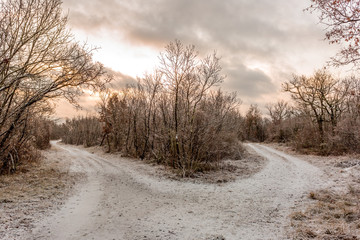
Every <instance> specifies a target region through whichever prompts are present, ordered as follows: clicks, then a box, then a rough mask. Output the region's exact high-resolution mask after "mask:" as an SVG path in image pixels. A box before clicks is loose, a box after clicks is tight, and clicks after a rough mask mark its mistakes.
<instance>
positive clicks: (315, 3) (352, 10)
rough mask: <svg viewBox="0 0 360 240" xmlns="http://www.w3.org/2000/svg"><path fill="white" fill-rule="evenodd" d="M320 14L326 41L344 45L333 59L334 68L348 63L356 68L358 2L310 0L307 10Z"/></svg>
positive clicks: (359, 43)
mask: <svg viewBox="0 0 360 240" xmlns="http://www.w3.org/2000/svg"><path fill="white" fill-rule="evenodd" d="M307 9H308V10H310V11H311V12H313V11H318V12H320V16H319V18H320V22H321V23H323V24H324V25H325V26H327V32H326V39H327V40H328V41H329V42H330V43H331V44H343V45H345V46H344V47H343V48H342V50H341V51H340V52H339V53H338V54H337V56H336V57H334V58H333V62H334V64H335V65H336V66H339V65H346V64H349V63H352V64H354V65H355V66H357V67H358V64H359V60H360V52H359V51H360V32H359V28H360V1H359V0H336V1H329V0H312V4H311V6H310V7H309V8H307Z"/></svg>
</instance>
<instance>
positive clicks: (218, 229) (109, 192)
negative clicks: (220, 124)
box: [30, 143, 323, 240]
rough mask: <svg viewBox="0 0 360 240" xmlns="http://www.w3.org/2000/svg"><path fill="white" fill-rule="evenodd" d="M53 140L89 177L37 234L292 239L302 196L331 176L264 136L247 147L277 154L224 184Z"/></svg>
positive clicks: (76, 168) (52, 236) (44, 236)
mask: <svg viewBox="0 0 360 240" xmlns="http://www.w3.org/2000/svg"><path fill="white" fill-rule="evenodd" d="M53 144H56V145H57V147H59V148H61V149H62V150H63V151H64V157H67V158H71V159H73V164H72V166H71V168H70V169H71V171H74V172H85V173H86V174H87V176H88V179H87V181H86V183H84V184H80V185H79V186H78V191H77V194H76V195H74V196H73V197H71V198H70V199H69V200H68V202H67V203H66V204H65V206H64V207H63V208H62V209H61V210H60V211H59V212H57V213H55V214H54V215H52V216H50V217H48V218H46V219H44V220H42V221H41V222H39V223H38V224H37V227H36V228H35V229H34V230H33V236H31V237H30V239H33V238H37V239H39V238H40V239H222V238H220V236H222V237H224V238H225V239H226V240H229V239H286V236H285V232H284V226H285V225H286V224H287V223H288V221H289V219H288V217H287V216H288V214H289V212H290V210H291V207H293V205H294V202H295V201H296V200H299V199H300V198H301V197H302V196H303V195H304V193H305V192H306V191H307V190H309V189H310V188H311V189H314V188H316V187H317V186H314V183H322V182H323V180H322V179H321V175H322V172H321V171H320V170H319V169H318V168H316V167H314V166H313V165H311V164H309V163H306V162H304V161H302V160H300V159H297V158H294V157H291V156H289V155H286V154H285V153H282V152H280V151H277V150H274V149H272V148H270V147H266V146H262V145H259V144H247V147H248V148H250V149H253V150H254V151H255V152H257V153H258V154H259V155H262V156H264V157H266V158H267V159H268V160H269V161H268V163H267V165H266V166H265V168H264V169H263V170H262V171H261V172H259V173H257V174H255V175H253V176H252V177H251V178H248V179H242V180H237V181H235V182H232V183H227V184H221V185H215V184H195V183H189V182H178V181H172V180H164V179H158V178H156V177H153V176H150V175H146V174H141V173H139V172H138V171H137V169H136V168H134V166H133V164H132V163H131V162H129V160H126V159H121V160H117V161H115V160H114V159H105V158H104V157H101V156H99V155H96V154H92V153H90V152H87V151H85V150H83V149H79V148H77V147H74V146H68V145H60V144H57V143H53ZM319 187H320V184H319ZM217 237H218V238H217Z"/></svg>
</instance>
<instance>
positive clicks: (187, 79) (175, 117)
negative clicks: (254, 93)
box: [101, 41, 242, 175]
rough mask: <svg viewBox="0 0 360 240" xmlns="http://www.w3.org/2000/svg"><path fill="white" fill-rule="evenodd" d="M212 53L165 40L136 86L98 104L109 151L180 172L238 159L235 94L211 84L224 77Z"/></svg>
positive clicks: (110, 96) (188, 171)
mask: <svg viewBox="0 0 360 240" xmlns="http://www.w3.org/2000/svg"><path fill="white" fill-rule="evenodd" d="M220 71H221V67H220V65H219V59H218V58H217V57H216V55H215V54H212V55H209V56H207V57H205V58H204V59H200V58H199V57H198V56H197V53H196V51H195V48H194V46H184V45H182V44H181V43H180V42H179V41H176V42H173V43H170V44H169V45H168V46H167V47H166V51H165V52H164V53H162V54H161V55H160V66H159V67H158V69H157V70H156V71H155V72H154V73H153V74H149V75H146V76H145V77H144V78H142V79H139V81H138V83H137V85H134V86H129V87H128V88H125V89H123V90H121V91H119V92H116V93H113V94H110V95H109V96H108V97H107V98H106V99H104V101H103V103H102V105H101V121H102V122H103V123H104V133H105V135H104V138H103V142H104V143H106V145H107V147H108V150H109V151H112V150H117V151H122V152H124V153H125V154H127V155H129V156H133V157H139V158H141V159H144V158H151V159H156V160H157V161H158V162H159V163H163V164H167V165H170V166H172V167H173V168H176V169H181V170H182V171H183V174H184V175H187V174H191V173H192V172H194V171H198V170H200V169H203V168H205V167H209V166H211V165H212V164H214V163H217V162H218V161H219V160H221V159H223V158H225V157H230V156H231V157H240V152H239V151H240V146H239V142H238V137H239V129H240V126H239V124H240V123H241V121H242V118H241V116H240V113H239V111H238V104H239V102H238V100H237V97H236V94H228V93H224V92H222V91H221V90H220V89H218V90H215V89H214V87H215V86H216V85H218V84H219V83H221V82H222V81H223V78H224V77H223V76H222V75H221V73H220Z"/></svg>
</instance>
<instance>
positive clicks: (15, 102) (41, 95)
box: [0, 0, 106, 166]
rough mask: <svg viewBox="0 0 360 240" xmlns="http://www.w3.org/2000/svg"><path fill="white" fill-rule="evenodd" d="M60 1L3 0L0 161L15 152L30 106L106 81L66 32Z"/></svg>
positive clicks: (0, 21)
mask: <svg viewBox="0 0 360 240" xmlns="http://www.w3.org/2000/svg"><path fill="white" fill-rule="evenodd" d="M66 23H67V16H64V15H63V14H62V11H61V1H60V0H6V1H2V2H1V9H0V104H1V106H0V149H1V152H0V158H1V159H2V164H3V166H6V165H7V161H8V160H9V159H10V158H14V157H13V155H14V154H16V153H17V152H18V151H17V150H16V148H20V146H21V144H22V143H23V139H24V133H25V132H24V130H25V129H26V128H27V127H28V120H29V117H30V116H31V115H32V111H33V110H34V108H42V106H48V104H47V103H46V102H48V101H49V100H50V99H54V98H58V97H65V98H66V99H68V100H69V101H70V102H72V103H75V102H76V97H77V96H78V95H79V94H80V93H81V90H82V88H85V87H87V88H94V89H99V88H100V87H102V86H103V84H104V83H105V82H106V81H105V80H104V79H103V78H100V76H101V75H102V74H103V67H102V65H101V64H99V63H93V62H92V58H91V52H92V50H93V49H88V48H87V47H86V46H85V45H80V44H79V43H77V42H75V41H74V40H73V36H72V35H71V33H70V32H69V31H68V30H67V29H66Z"/></svg>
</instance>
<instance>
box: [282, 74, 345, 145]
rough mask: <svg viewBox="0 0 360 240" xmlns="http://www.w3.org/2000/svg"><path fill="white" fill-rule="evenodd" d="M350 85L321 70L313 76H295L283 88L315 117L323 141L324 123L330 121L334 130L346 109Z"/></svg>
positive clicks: (299, 105)
mask: <svg viewBox="0 0 360 240" xmlns="http://www.w3.org/2000/svg"><path fill="white" fill-rule="evenodd" d="M349 86H350V85H349V84H348V82H346V81H340V80H337V79H335V78H333V77H332V75H331V74H329V73H327V72H326V71H325V70H319V71H316V72H315V73H314V75H313V76H311V77H306V76H294V77H293V79H292V80H290V81H289V82H286V83H285V84H284V85H283V89H284V91H286V92H289V93H291V97H292V98H293V99H294V100H295V102H296V103H297V104H298V107H300V109H302V110H303V111H305V112H308V113H309V114H310V115H311V116H312V117H313V119H314V121H315V122H316V123H317V129H318V133H319V134H320V138H321V141H322V142H323V141H324V131H325V129H324V127H325V126H324V124H325V123H326V122H330V123H331V127H332V130H333V129H334V128H335V127H336V125H337V122H338V120H339V118H340V116H341V114H342V113H343V112H344V110H345V109H346V105H345V104H344V102H345V101H344V100H345V98H346V96H347V95H348V92H349Z"/></svg>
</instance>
